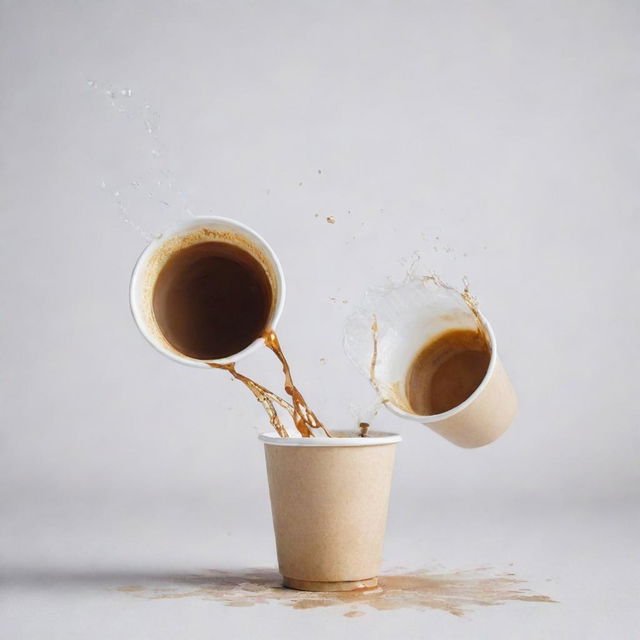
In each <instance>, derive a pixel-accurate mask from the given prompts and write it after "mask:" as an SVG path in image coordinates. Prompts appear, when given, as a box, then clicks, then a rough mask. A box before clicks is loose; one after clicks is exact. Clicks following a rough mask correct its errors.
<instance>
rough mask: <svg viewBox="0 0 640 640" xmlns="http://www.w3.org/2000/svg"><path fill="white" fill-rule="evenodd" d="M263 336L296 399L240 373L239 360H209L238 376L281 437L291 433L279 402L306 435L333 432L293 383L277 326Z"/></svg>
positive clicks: (218, 367) (311, 435)
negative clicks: (238, 368)
mask: <svg viewBox="0 0 640 640" xmlns="http://www.w3.org/2000/svg"><path fill="white" fill-rule="evenodd" d="M262 337H263V339H264V343H265V345H266V346H267V348H268V349H270V350H271V351H272V352H273V353H274V354H275V355H276V357H277V358H278V360H279V361H280V363H281V364H282V370H283V372H284V377H285V384H284V388H285V391H286V393H287V394H288V395H289V396H290V397H291V400H292V403H289V402H287V401H286V400H284V399H283V398H281V397H280V396H279V395H277V394H276V393H274V392H273V391H270V390H269V389H267V388H266V387H264V386H263V385H261V384H259V383H258V382H256V381H255V380H252V379H251V378H249V377H248V376H245V375H243V374H241V373H239V372H238V371H237V370H236V367H235V363H230V364H217V363H215V362H208V363H207V364H208V365H209V366H210V367H212V368H214V369H224V370H226V371H228V372H229V373H230V374H231V375H232V376H233V377H234V378H235V379H236V380H239V381H240V382H242V383H243V384H244V385H245V386H246V387H247V388H248V389H249V391H251V393H253V395H254V396H255V397H256V399H257V400H258V402H260V404H261V405H262V406H263V407H264V409H265V411H266V412H267V416H268V417H269V422H270V423H271V426H272V427H273V428H274V430H275V431H276V433H277V434H278V435H279V436H280V437H282V438H287V437H289V433H288V432H287V430H286V428H285V426H284V425H283V424H282V420H281V419H280V416H279V415H278V412H277V410H276V407H275V405H278V406H280V407H282V408H283V409H285V410H286V411H287V413H288V414H289V415H290V416H291V418H292V420H293V423H294V425H295V427H296V429H297V430H298V432H299V433H300V435H301V436H302V437H303V438H311V437H314V435H315V434H314V433H313V431H312V429H320V430H322V431H323V433H324V434H325V435H326V436H327V437H329V438H330V437H331V433H329V431H328V430H327V428H326V427H325V426H324V425H323V424H322V422H320V420H318V418H317V416H316V414H315V413H314V412H313V411H312V410H311V409H310V408H309V405H308V404H307V402H306V401H305V399H304V397H303V395H302V393H300V391H299V389H298V388H297V387H296V386H295V384H294V383H293V376H292V375H291V367H290V366H289V362H288V361H287V359H286V357H285V355H284V352H283V350H282V347H281V346H280V341H279V340H278V337H277V336H276V333H275V331H274V330H273V329H268V330H267V331H265V332H264V334H263V336H262Z"/></svg>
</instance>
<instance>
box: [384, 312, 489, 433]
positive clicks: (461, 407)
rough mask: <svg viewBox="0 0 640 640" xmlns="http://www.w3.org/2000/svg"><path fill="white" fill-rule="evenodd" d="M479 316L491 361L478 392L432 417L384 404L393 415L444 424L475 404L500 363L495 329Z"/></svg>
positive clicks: (389, 403)
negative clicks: (489, 349) (487, 335)
mask: <svg viewBox="0 0 640 640" xmlns="http://www.w3.org/2000/svg"><path fill="white" fill-rule="evenodd" d="M478 314H479V315H480V319H481V320H482V323H483V324H484V327H485V329H486V330H487V333H488V334H489V342H490V346H491V359H490V360H489V366H488V367H487V372H486V373H485V375H484V378H482V382H481V383H480V384H479V385H478V387H477V388H476V390H475V391H474V392H473V393H472V394H471V395H470V396H469V397H468V398H467V399H466V400H465V401H464V402H461V403H460V404H459V405H457V406H455V407H453V409H449V410H448V411H444V412H442V413H434V414H431V415H426V416H421V415H418V414H416V413H409V412H408V411H404V410H403V409H400V407H396V406H395V405H394V404H393V403H392V402H390V401H387V402H385V403H384V406H385V407H387V409H389V411H391V413H394V414H395V415H397V416H399V417H400V418H405V419H407V420H413V421H414V422H422V423H423V424H424V423H433V422H442V421H443V420H446V419H447V418H451V417H453V416H455V415H457V414H458V413H460V412H461V411H464V410H465V409H466V408H467V407H468V406H469V405H471V404H473V402H474V401H475V399H476V398H477V397H478V396H479V395H480V394H481V393H482V392H483V391H484V389H485V387H486V386H487V385H488V384H489V380H491V376H492V375H493V372H494V370H495V368H496V363H497V361H498V346H497V343H496V337H495V334H494V333H493V329H492V327H491V325H490V324H489V321H488V320H487V319H486V318H485V317H484V315H483V314H482V313H480V312H478Z"/></svg>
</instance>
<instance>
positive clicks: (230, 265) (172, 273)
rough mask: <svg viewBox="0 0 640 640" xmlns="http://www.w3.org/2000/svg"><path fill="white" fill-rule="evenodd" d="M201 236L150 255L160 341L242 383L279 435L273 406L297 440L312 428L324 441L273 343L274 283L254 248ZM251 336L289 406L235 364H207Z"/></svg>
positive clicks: (282, 428)
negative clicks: (272, 362)
mask: <svg viewBox="0 0 640 640" xmlns="http://www.w3.org/2000/svg"><path fill="white" fill-rule="evenodd" d="M207 231H208V230H207V229H206V228H203V229H200V230H198V231H195V232H192V233H191V234H189V235H187V236H185V237H184V238H178V239H175V240H174V241H173V242H169V243H168V244H167V245H166V246H165V248H164V250H163V251H162V254H163V255H162V256H160V257H159V258H158V260H160V259H161V258H163V259H164V261H163V262H162V263H161V266H159V267H158V269H157V272H153V275H152V277H151V281H152V286H151V287H150V291H151V292H152V293H151V295H150V305H151V307H152V311H153V319H154V323H155V324H156V325H157V327H158V330H159V332H160V333H161V334H162V336H163V339H164V340H165V341H166V343H167V344H168V345H170V347H171V348H172V349H173V350H175V351H176V352H177V353H179V354H181V355H183V356H188V357H190V358H192V359H194V360H199V361H201V362H204V363H205V364H207V365H208V366H210V367H211V368H213V369H223V370H225V371H227V372H229V373H230V374H231V375H232V376H233V377H234V378H235V379H236V380H238V381H240V382H241V383H242V384H244V385H245V386H246V387H247V388H248V389H249V390H250V391H251V393H252V394H253V395H254V396H255V398H256V399H257V400H258V402H260V404H261V405H262V406H263V408H264V409H265V411H266V413H267V416H268V418H269V422H270V423H271V425H272V427H273V428H274V430H275V431H276V433H277V434H278V435H279V436H281V437H283V438H287V437H289V433H288V431H287V429H286V428H285V426H284V424H283V423H282V420H281V418H280V415H279V414H278V409H277V408H278V407H279V408H281V409H284V410H285V411H286V412H287V413H288V414H289V415H290V417H291V419H292V421H293V424H294V426H295V428H296V430H297V431H298V433H299V434H300V435H301V436H302V437H304V438H310V437H314V435H315V434H314V431H313V430H318V429H319V430H321V431H322V432H323V433H324V434H325V435H326V436H327V437H331V434H330V433H329V431H328V430H327V429H326V428H325V426H324V425H323V424H322V422H321V421H320V420H319V419H318V417H317V416H316V415H315V413H314V412H313V411H312V410H311V409H310V408H309V406H308V404H307V402H306V401H305V399H304V396H303V395H302V393H301V392H300V390H299V389H298V388H297V387H296V385H295V384H294V382H293V376H292V374H291V367H290V365H289V362H288V361H287V358H286V357H285V355H284V352H283V350H282V347H281V345H280V341H279V340H278V337H277V335H276V333H275V331H274V330H273V328H271V327H270V326H269V323H270V322H271V320H270V318H271V316H272V313H273V309H274V305H275V296H274V287H275V284H274V277H273V275H272V274H271V273H270V271H269V269H268V267H266V266H265V261H264V259H261V258H260V255H259V254H258V255H254V253H255V251H256V250H255V248H252V247H251V246H249V245H247V246H246V247H241V246H239V245H238V242H239V240H238V238H224V237H223V234H221V233H218V234H216V233H214V232H208V233H207ZM207 236H211V237H207ZM265 327H266V328H265ZM258 339H261V340H263V341H264V344H265V346H266V347H267V348H268V349H269V350H270V351H272V352H273V353H274V354H275V356H276V357H277V358H278V360H279V362H280V364H281V366H282V370H283V373H284V389H285V392H286V393H287V395H288V396H289V397H290V399H291V401H290V402H289V401H287V400H285V399H284V398H282V397H281V396H280V395H278V394H277V393H274V392H273V391H271V390H270V389H267V388H266V387H265V386H264V385H262V384H260V383H258V382H256V381H255V380H252V379H251V378H250V377H248V376H246V375H244V374H242V373H240V372H239V371H238V370H237V369H236V364H235V362H226V363H225V362H211V361H212V360H218V361H219V360H223V361H224V360H225V359H228V358H232V357H233V356H234V355H235V354H238V353H240V352H241V351H243V350H244V349H246V348H247V347H249V346H250V345H251V344H253V343H254V342H255V341H256V340H258Z"/></svg>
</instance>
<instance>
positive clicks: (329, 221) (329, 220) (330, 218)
mask: <svg viewBox="0 0 640 640" xmlns="http://www.w3.org/2000/svg"><path fill="white" fill-rule="evenodd" d="M327 222H328V223H329V224H335V223H336V219H335V218H334V217H333V216H327Z"/></svg>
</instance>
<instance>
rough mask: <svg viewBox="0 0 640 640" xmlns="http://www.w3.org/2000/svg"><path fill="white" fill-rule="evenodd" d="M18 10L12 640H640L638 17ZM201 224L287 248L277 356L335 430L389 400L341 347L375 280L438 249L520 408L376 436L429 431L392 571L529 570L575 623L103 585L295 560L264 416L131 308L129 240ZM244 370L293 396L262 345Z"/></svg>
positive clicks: (398, 524)
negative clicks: (281, 555) (476, 438)
mask: <svg viewBox="0 0 640 640" xmlns="http://www.w3.org/2000/svg"><path fill="white" fill-rule="evenodd" d="M0 7H1V14H0V55H1V57H0V73H1V80H2V84H1V87H2V94H1V98H0V126H1V152H0V153H1V164H0V178H1V187H2V188H1V191H0V211H1V219H0V220H1V222H0V224H1V235H0V304H1V317H0V327H1V330H2V331H1V336H0V341H1V342H0V353H1V360H0V376H1V391H0V393H1V397H0V399H1V407H2V409H1V410H2V420H1V426H0V478H1V485H0V492H1V493H0V496H1V504H0V508H1V514H0V517H1V519H2V520H1V522H2V526H1V528H0V543H1V546H0V554H1V558H0V561H1V563H2V568H0V570H2V571H3V572H4V574H5V576H6V578H7V579H6V581H5V587H6V589H5V590H4V591H3V595H2V596H1V597H2V600H0V610H2V609H3V610H4V611H3V615H2V621H1V622H0V630H2V629H3V628H4V633H3V635H6V636H7V637H23V638H30V637H43V636H42V634H43V633H45V631H44V630H46V635H47V637H76V636H77V637H97V636H96V635H95V634H96V631H95V629H96V628H99V629H101V630H102V631H103V632H104V633H105V637H114V635H115V634H121V637H136V638H138V637H140V638H141V637H147V636H148V637H153V638H161V637H165V635H163V632H164V633H166V637H209V636H211V637H218V636H219V634H218V633H217V631H216V629H217V627H216V625H224V628H225V629H226V630H227V631H228V632H229V633H230V634H231V635H230V636H229V637H243V634H245V633H246V634H247V635H249V634H251V633H255V632H256V630H260V631H262V632H263V637H267V636H269V634H270V633H273V634H276V633H277V632H278V631H279V630H281V629H282V628H283V625H286V626H287V627H289V628H291V629H294V628H297V627H298V626H299V627H300V629H305V630H306V634H307V635H306V637H308V638H311V637H315V636H314V633H316V632H317V633H320V631H321V628H322V629H324V630H325V631H323V633H329V632H331V633H333V634H335V635H339V634H341V633H347V630H349V633H351V632H353V633H363V632H366V631H367V630H369V632H371V629H377V630H378V633H380V634H382V635H384V633H389V634H391V633H392V632H393V634H396V633H401V634H402V635H403V637H425V635H424V633H425V631H424V629H425V628H426V627H428V628H429V629H432V630H437V634H438V635H436V636H434V637H487V635H488V634H492V635H493V636H494V637H520V638H523V637H551V638H554V637H565V638H566V637H569V634H570V632H571V631H572V632H573V633H574V634H575V637H580V638H585V637H594V638H596V637H605V636H606V637H634V634H635V633H637V632H638V626H639V624H640V622H639V618H638V614H637V611H636V610H635V609H636V608H637V606H638V604H639V603H638V597H637V590H638V586H639V585H638V573H639V571H640V567H639V562H638V558H639V557H640V556H639V549H638V546H637V539H638V536H639V535H640V528H639V518H638V505H639V498H640V490H639V489H640V465H639V464H638V447H639V445H640V436H639V435H638V410H637V406H636V397H637V387H638V365H637V363H638V360H639V359H640V348H639V345H640V341H639V340H638V334H637V330H638V325H639V321H640V305H639V304H638V288H639V285H640V268H639V260H638V234H639V232H640V222H639V220H640V181H639V180H638V175H639V172H640V154H639V145H638V141H639V136H640V126H639V123H640V121H639V118H638V113H640V89H639V87H640V84H639V81H640V58H639V54H640V41H639V40H638V33H639V29H640V11H639V7H638V5H637V4H636V3H634V2H614V1H609V2H592V1H588V2H566V1H563V2H512V3H507V2H468V3H466V2H441V1H435V2H353V1H352V2H275V1H268V2H177V1H176V2H148V1H142V2H136V3H128V2H109V3H107V2H81V1H78V2H58V3H49V2H17V1H14V2H11V1H6V0H5V1H3V2H2V3H0ZM129 90H130V92H131V95H130V96H129V95H128V94H129ZM109 91H112V92H114V96H115V97H110V96H109V95H108V92H109ZM123 91H124V93H123ZM147 105H148V106H147ZM145 120H147V125H148V127H147V126H146V125H145ZM147 128H149V129H150V130H151V131H150V132H148V131H147ZM158 182H160V183H161V184H158ZM116 193H117V194H118V195H114V194H116ZM149 193H150V194H151V195H150V196H149V195H148V194H149ZM119 203H120V204H119ZM165 203H166V204H165ZM122 207H125V208H126V209H127V214H126V215H127V216H128V218H129V219H130V221H131V224H127V222H126V221H125V220H124V217H125V215H124V214H123V212H122V210H121V209H122ZM189 212H191V214H193V215H211V214H213V215H223V216H228V217H232V218H236V219H238V220H240V221H242V222H245V223H247V224H249V225H250V226H252V227H254V228H255V229H256V230H257V231H258V232H260V233H261V234H262V235H264V236H265V237H266V238H267V239H268V240H269V242H270V243H271V244H272V246H273V247H274V249H275V251H276V252H277V254H278V255H279V257H280V259H281V261H282V264H283V267H284V270H285V274H286V277H287V284H288V298H287V304H286V308H285V312H284V315H283V318H282V321H281V324H280V326H279V334H280V336H281V341H282V343H283V346H284V347H285V349H286V352H287V354H288V356H289V359H290V361H291V363H292V365H293V367H294V373H295V376H296V380H297V382H298V383H299V386H300V387H301V389H302V390H303V391H304V392H305V395H306V396H307V399H308V400H309V402H310V404H311V405H312V406H313V407H314V408H315V410H316V412H317V413H318V415H319V416H320V417H321V418H322V419H323V420H324V421H325V423H326V424H327V425H328V426H329V428H349V427H351V426H352V425H353V424H354V423H355V420H356V417H357V416H356V413H357V411H356V410H355V409H354V406H355V407H358V408H360V409H362V408H366V407H367V406H368V405H369V404H370V403H371V401H372V399H373V394H372V391H371V390H370V388H369V386H368V384H367V381H366V380H364V379H362V378H361V377H360V375H359V373H358V372H357V371H356V370H355V369H354V368H353V367H352V366H351V365H350V364H349V362H348V361H347V359H346V356H345V355H344V354H343V351H342V344H341V343H342V326H343V323H344V321H345V318H346V317H347V316H348V314H349V313H350V312H351V311H353V309H354V308H355V305H356V304H357V302H358V301H359V299H361V298H362V296H363V295H364V293H365V291H366V290H367V288H369V287H371V286H375V285H379V284H383V283H384V282H385V281H386V279H387V278H389V277H392V278H394V279H398V278H401V277H402V276H403V274H404V272H405V270H406V268H407V266H408V264H409V263H410V262H411V260H412V256H413V254H414V252H416V251H418V252H419V254H420V257H421V268H423V269H424V270H429V269H434V270H436V271H438V272H439V273H440V274H441V275H442V276H443V277H444V278H445V279H447V280H449V281H452V282H454V283H456V284H458V283H460V282H461V278H462V277H463V276H465V275H466V276H468V278H469V280H470V282H471V287H472V291H473V292H474V293H475V295H476V296H477V297H478V298H479V300H480V305H481V309H482V310H483V312H484V313H485V315H487V317H488V318H489V319H490V320H491V322H492V324H493V326H494V330H495V332H496V336H497V339H498V343H499V348H500V352H501V357H502V359H503V362H504V364H505V366H506V368H507V370H508V371H509V373H510V375H511V377H512V379H513V382H514V385H515V386H516V389H517V391H518V394H519V398H520V411H519V415H518V417H517V419H516V422H515V423H514V425H513V427H512V428H511V429H510V430H509V431H508V432H507V434H506V435H505V436H504V437H503V438H502V439H501V440H500V441H498V442H496V443H495V444H493V445H491V446H489V447H486V448H484V449H480V450H473V451H468V450H462V449H458V448H456V447H454V446H453V445H451V444H450V443H448V442H446V441H445V440H443V439H441V438H439V437H438V436H437V435H435V434H434V433H432V432H431V431H429V430H428V429H427V428H426V427H422V426H420V425H417V424H415V423H409V424H405V423H403V422H402V421H401V420H400V419H398V418H395V417H393V416H392V415H391V414H389V413H383V414H381V415H380V416H379V419H378V422H377V425H376V426H377V427H378V428H381V429H386V430H393V431H399V432H400V433H401V434H402V435H403V437H404V443H403V444H402V445H401V447H400V449H399V450H398V458H397V466H396V474H395V480H394V487H393V494H392V504H391V511H390V519H389V527H388V532H387V547H386V552H385V567H390V566H395V565H404V566H406V567H409V568H419V567H429V566H430V565H432V564H434V563H440V564H443V565H445V566H447V567H450V568H460V567H469V566H477V565H481V564H493V565H495V566H496V567H498V568H500V567H504V566H506V565H507V564H508V563H509V562H513V563H514V565H515V570H516V571H517V572H518V573H519V575H521V576H522V577H523V578H525V579H527V580H529V581H530V582H531V584H532V585H533V587H535V588H537V589H538V590H542V591H543V592H545V593H547V594H548V595H551V596H552V597H554V598H555V599H557V600H559V601H560V604H558V605H532V604H527V603H524V604H517V605H516V604H507V605H505V606H503V607H497V608H490V609H486V610H482V611H479V612H476V614H474V615H473V616H471V618H470V619H464V620H463V621H459V620H457V619H454V618H452V617H451V616H447V615H446V614H442V613H438V612H435V613H434V612H415V611H406V612H403V611H401V612H395V613H394V612H390V613H389V612H386V613H385V612H382V613H371V614H369V615H367V616H364V617H363V618H359V619H354V620H348V621H346V619H345V618H343V617H341V615H340V613H336V612H334V611H333V610H326V611H323V610H318V611H304V612H298V611H290V610H288V609H284V608H278V607H275V606H274V607H270V608H266V607H263V608H261V609H260V608H255V607H254V608H253V609H250V610H249V609H247V610H244V609H240V610H233V611H231V612H229V610H226V609H224V608H223V607H220V606H219V605H218V606H217V608H216V605H215V604H212V603H200V602H192V603H189V604H187V603H185V602H182V603H178V602H175V603H174V602H171V601H168V602H167V603H166V604H163V605H162V607H165V609H163V610H162V613H158V611H159V609H158V608H157V606H156V608H149V606H148V605H147V604H145V603H140V602H133V601H129V600H127V599H125V598H124V597H123V596H118V597H116V596H113V595H112V594H110V593H109V592H107V589H106V588H107V587H109V586H118V584H125V583H127V580H128V578H127V577H126V575H123V576H122V577H121V578H119V577H118V574H117V570H122V571H125V572H126V571H144V570H146V569H148V568H153V569H154V570H155V569H158V570H163V569H165V568H173V569H176V570H192V569H193V570H195V569H198V568H214V567H219V568H222V567H237V568H243V567H247V566H255V565H262V566H273V565H274V563H275V553H274V549H273V542H272V539H271V535H272V534H271V529H270V527H271V522H270V514H269V505H268V497H267V491H266V477H265V472H264V462H263V453H262V448H261V445H260V444H259V443H258V441H257V438H256V436H257V433H259V432H261V431H264V430H266V428H267V423H266V419H265V417H264V415H263V414H262V413H261V409H260V407H259V406H258V405H257V403H255V402H254V401H253V400H252V399H251V398H250V396H249V395H248V393H247V392H246V390H245V389H243V388H242V387H240V385H238V384H237V383H233V382H231V381H230V380H228V379H227V376H226V375H225V374H223V373H222V372H218V371H210V372H208V371H201V370H197V369H191V368H188V367H182V366H179V365H177V364H175V363H173V362H172V361H170V360H169V359H166V358H163V357H162V356H160V355H159V354H157V353H156V352H155V351H154V350H153V349H151V348H150V347H149V346H148V345H147V343H146V342H145V341H144V340H143V339H142V337H141V336H140V334H139V333H138V332H137V330H136V328H135V326H134V324H133V321H132V319H131V317H130V313H129V308H128V298H127V295H128V279H129V274H130V271H131V268H132V266H133V263H134V261H135V259H136V258H137V256H138V254H139V253H140V252H141V251H142V249H143V248H144V246H145V239H144V238H143V236H142V234H141V233H140V232H138V231H137V230H136V229H135V228H134V227H135V226H140V227H142V228H143V230H144V231H145V232H148V233H154V232H159V231H161V230H162V229H163V228H164V227H166V226H168V225H170V224H172V223H173V222H175V221H176V220H179V219H183V218H184V217H186V216H188V215H190V213H189ZM316 214H317V215H316ZM327 216H333V217H334V218H335V220H336V222H335V224H328V223H327V222H326V217H327ZM343 301H346V302H343ZM241 370H243V371H246V372H248V373H253V374H255V376H256V377H258V378H259V379H260V380H265V381H270V382H272V383H273V384H274V385H276V384H278V383H279V379H280V378H279V375H278V373H279V368H278V366H277V363H276V362H275V359H274V358H273V357H271V358H270V357H269V354H267V353H264V352H261V353H258V354H256V355H255V356H253V357H251V358H250V359H248V360H247V361H245V362H243V363H242V369H241ZM110 571H111V572H113V571H116V574H115V575H112V576H111V578H110V577H109V576H110V575H111V574H109V572H110ZM39 575H44V576H45V577H47V576H48V578H47V580H48V582H47V584H49V588H45V587H43V586H42V585H41V584H39V583H38V576H39ZM96 576H97V577H96ZM100 576H103V578H104V580H102V581H101V579H100ZM85 578H86V580H85ZM118 579H120V582H118ZM87 581H89V582H91V581H93V582H91V584H90V585H89V586H87V585H86V584H84V582H87ZM45 582H46V581H45ZM59 582H60V584H58V583H59ZM52 583H53V587H52V586H51V584H52ZM103 583H104V584H103ZM3 603H4V604H3ZM180 607H182V609H181V608H180ZM160 618H161V619H162V621H163V622H162V626H159V627H157V628H156V626H155V625H156V623H158V624H159V622H158V621H159V620H160ZM316 619H317V620H318V621H321V624H322V625H324V627H317V626H314V625H313V624H311V626H309V625H310V623H309V621H312V620H316ZM185 621H188V622H185ZM516 621H519V622H516ZM185 624H187V627H184V626H181V625H185ZM347 624H348V625H350V626H349V627H348V629H347V626H345V625H347ZM516 624H517V625H523V627H522V628H519V627H518V626H515V625H516ZM252 625H253V626H252ZM185 629H186V631H185ZM181 630H182V631H181ZM392 630H393V631H392ZM183 632H184V633H187V636H184V635H182V636H181V635H180V634H181V633H183ZM434 632H435V631H434ZM122 634H124V636H122ZM264 634H266V635H264ZM528 634H531V635H530V636H529V635H528ZM396 637H397V636H396Z"/></svg>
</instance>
